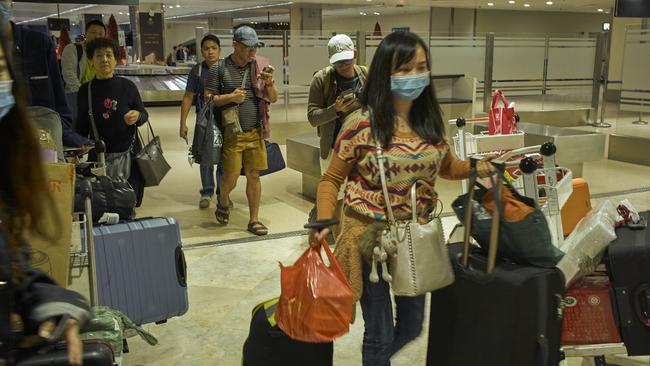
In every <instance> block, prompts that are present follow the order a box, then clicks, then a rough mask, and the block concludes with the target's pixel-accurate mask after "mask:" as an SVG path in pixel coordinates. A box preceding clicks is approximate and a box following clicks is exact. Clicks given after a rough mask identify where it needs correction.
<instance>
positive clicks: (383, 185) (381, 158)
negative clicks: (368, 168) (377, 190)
mask: <svg viewBox="0 0 650 366" xmlns="http://www.w3.org/2000/svg"><path fill="white" fill-rule="evenodd" d="M375 147H376V149H375V156H376V157H377V165H378V166H379V176H380V179H381V190H382V192H383V193H384V201H386V212H387V214H388V223H389V224H394V223H395V216H394V215H393V207H392V206H391V204H390V197H389V196H388V185H387V184H386V172H385V171H384V160H386V158H385V157H384V150H383V148H382V147H381V144H379V140H378V139H375Z"/></svg>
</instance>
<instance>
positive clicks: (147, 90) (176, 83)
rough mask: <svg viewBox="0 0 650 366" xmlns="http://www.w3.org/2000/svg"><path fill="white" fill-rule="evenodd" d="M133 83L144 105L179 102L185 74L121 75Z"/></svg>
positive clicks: (184, 83) (185, 80)
mask: <svg viewBox="0 0 650 366" xmlns="http://www.w3.org/2000/svg"><path fill="white" fill-rule="evenodd" d="M122 77H124V78H127V79H129V80H131V81H133V82H134V83H135V85H136V86H137V87H138V90H139V91H140V96H141V97H142V101H143V102H144V103H145V104H146V105H152V104H155V105H167V104H169V105H175V104H180V102H181V99H182V98H183V94H184V93H185V85H186V84H187V75H122Z"/></svg>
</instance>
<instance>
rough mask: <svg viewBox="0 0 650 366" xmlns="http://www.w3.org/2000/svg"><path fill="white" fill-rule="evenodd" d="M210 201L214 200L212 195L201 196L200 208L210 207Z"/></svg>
mask: <svg viewBox="0 0 650 366" xmlns="http://www.w3.org/2000/svg"><path fill="white" fill-rule="evenodd" d="M210 201H212V197H210V196H201V200H200V201H199V208H200V209H206V208H208V207H210Z"/></svg>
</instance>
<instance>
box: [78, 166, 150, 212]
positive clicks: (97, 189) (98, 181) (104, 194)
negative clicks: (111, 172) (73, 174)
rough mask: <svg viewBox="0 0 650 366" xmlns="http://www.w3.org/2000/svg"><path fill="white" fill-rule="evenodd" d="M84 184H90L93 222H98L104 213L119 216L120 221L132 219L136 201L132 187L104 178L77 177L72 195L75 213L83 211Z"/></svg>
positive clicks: (119, 181)
mask: <svg viewBox="0 0 650 366" xmlns="http://www.w3.org/2000/svg"><path fill="white" fill-rule="evenodd" d="M85 184H90V187H91V192H92V196H91V202H92V208H93V221H95V222H96V221H98V220H99V219H100V218H101V217H102V215H104V214H105V213H116V214H119V215H120V219H121V220H131V219H132V218H133V216H134V215H133V214H134V212H133V211H134V209H135V205H136V200H137V199H136V196H135V191H134V190H133V187H131V184H129V182H128V181H126V180H124V179H111V178H110V177H106V176H101V177H96V176H91V177H85V176H82V175H77V179H76V180H75V195H74V211H75V212H83V211H85V207H84V197H83V192H84V185H85Z"/></svg>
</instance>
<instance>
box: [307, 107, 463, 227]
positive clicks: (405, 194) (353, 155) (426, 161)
mask: <svg viewBox="0 0 650 366" xmlns="http://www.w3.org/2000/svg"><path fill="white" fill-rule="evenodd" d="M334 150H335V152H336V155H335V156H334V158H333V159H332V163H331V165H330V167H329V168H328V170H327V172H326V173H325V174H324V175H323V178H322V179H321V182H320V184H319V186H318V197H317V207H318V218H319V219H324V218H331V217H333V213H334V209H335V206H336V196H337V192H338V189H339V187H340V185H341V184H342V182H343V181H344V179H345V178H346V177H347V178H348V183H347V185H346V187H345V199H344V201H345V204H346V205H347V206H348V207H349V208H351V209H352V210H354V211H355V212H357V213H359V214H361V215H364V216H368V217H370V218H373V219H375V220H386V204H385V200H384V196H383V193H382V187H381V178H380V174H379V169H378V165H377V158H376V155H375V151H376V147H375V142H374V139H373V138H372V137H371V129H370V121H369V120H368V118H367V117H365V118H361V119H353V120H348V122H347V123H346V124H345V125H344V126H343V129H342V130H341V133H340V134H339V136H338V139H337V142H336V145H335V147H334ZM383 155H384V159H385V160H384V164H385V165H384V167H385V168H384V169H385V172H386V180H387V186H388V193H389V198H390V202H391V206H392V207H393V213H394V214H395V217H396V218H397V219H398V220H399V219H407V218H410V216H411V209H412V208H411V196H410V189H411V186H412V185H413V184H414V183H415V182H416V181H418V180H423V181H425V182H426V183H428V184H429V185H431V186H432V187H434V186H435V181H436V178H437V177H438V176H441V177H443V178H445V179H452V180H457V179H464V178H467V177H468V176H469V162H466V161H462V160H459V159H458V158H456V157H455V156H454V154H453V153H452V152H451V151H450V148H449V145H448V144H447V143H445V142H442V143H439V144H437V145H432V144H430V143H428V142H425V141H423V140H422V139H421V138H420V137H419V136H417V135H416V134H415V133H413V135H410V136H400V135H398V134H396V135H394V136H393V140H392V141H391V143H390V144H389V146H387V147H384V149H383ZM434 200H435V198H434V197H432V195H431V193H430V192H429V190H428V189H426V188H425V187H422V186H418V187H417V210H418V211H417V212H418V213H421V212H423V210H427V209H430V208H431V207H433V204H434V203H435V202H434Z"/></svg>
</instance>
